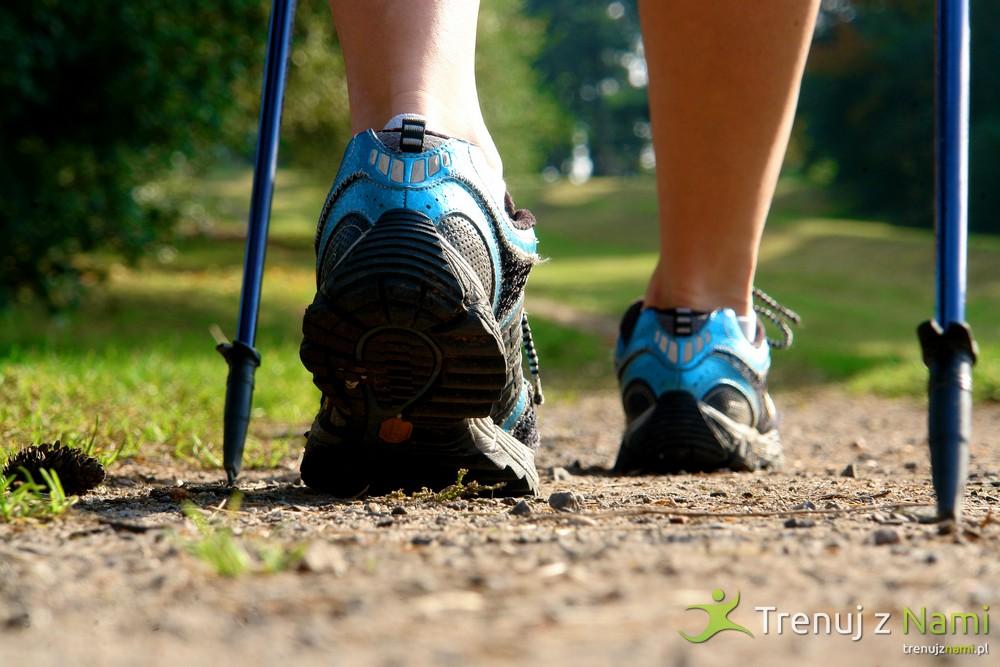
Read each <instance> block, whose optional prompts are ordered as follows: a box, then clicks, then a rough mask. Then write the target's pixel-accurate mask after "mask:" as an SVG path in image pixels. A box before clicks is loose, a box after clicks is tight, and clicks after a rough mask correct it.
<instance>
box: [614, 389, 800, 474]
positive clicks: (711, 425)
mask: <svg viewBox="0 0 1000 667" xmlns="http://www.w3.org/2000/svg"><path fill="white" fill-rule="evenodd" d="M780 450H781V443H780V440H779V439H778V433H777V431H776V430H773V431H769V432H767V433H759V432H758V431H756V430H755V429H753V428H752V427H749V426H743V425H740V424H735V423H733V422H732V421H731V420H728V419H727V418H726V416H725V415H723V414H722V413H720V412H718V411H717V410H715V409H714V408H712V407H711V406H707V405H704V404H700V403H699V402H698V401H697V400H696V399H695V397H694V396H692V395H691V394H690V393H688V392H685V391H671V392H666V393H664V394H662V395H661V396H660V397H659V398H658V399H657V401H656V404H655V405H653V406H651V407H650V408H649V409H648V410H647V411H646V412H645V413H643V414H642V415H640V416H639V417H637V418H636V419H634V420H633V421H632V422H631V423H630V424H629V426H628V427H627V428H626V430H625V435H624V437H623V439H622V445H621V448H620V450H619V452H618V459H617V461H616V462H615V468H614V469H615V470H616V471H617V472H620V473H633V472H644V473H653V474H662V473H679V472H711V471H714V470H722V469H729V470H757V469H760V468H775V467H778V466H780V465H781V463H782V459H781V451H780Z"/></svg>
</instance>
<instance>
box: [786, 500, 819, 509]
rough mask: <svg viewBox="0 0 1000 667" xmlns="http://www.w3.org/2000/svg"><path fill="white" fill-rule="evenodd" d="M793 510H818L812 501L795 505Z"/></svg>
mask: <svg viewBox="0 0 1000 667" xmlns="http://www.w3.org/2000/svg"><path fill="white" fill-rule="evenodd" d="M792 509H793V510H814V509H816V504H815V503H814V502H813V501H811V500H806V501H805V502H801V503H799V504H798V505H795V506H794V507H792Z"/></svg>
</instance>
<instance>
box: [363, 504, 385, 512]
mask: <svg viewBox="0 0 1000 667" xmlns="http://www.w3.org/2000/svg"><path fill="white" fill-rule="evenodd" d="M365 511H366V512H368V513H369V514H381V513H382V506H381V505H379V504H378V503H365Z"/></svg>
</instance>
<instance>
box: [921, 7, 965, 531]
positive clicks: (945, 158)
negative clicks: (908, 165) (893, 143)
mask: <svg viewBox="0 0 1000 667" xmlns="http://www.w3.org/2000/svg"><path fill="white" fill-rule="evenodd" d="M936 52H937V55H936V71H935V94H936V98H937V99H936V100H935V102H936V106H935V118H934V123H935V124H934V142H935V144H934V149H935V162H936V164H935V174H934V179H935V188H934V192H935V198H936V211H935V216H936V219H935V230H936V235H937V313H936V319H935V320H932V321H930V322H924V323H923V324H921V325H920V327H919V328H918V329H917V333H918V335H919V337H920V345H921V348H922V349H923V357H924V363H926V364H927V368H928V370H929V371H930V381H929V383H928V394H929V399H930V405H929V408H928V441H929V443H930V450H931V470H932V476H933V480H934V492H935V493H936V494H937V506H938V518H939V519H941V520H949V519H958V518H959V516H960V515H961V510H962V498H963V495H964V493H965V478H966V469H967V467H968V461H969V438H970V436H971V432H972V365H973V364H974V363H975V362H976V354H977V348H976V343H975V340H974V339H973V337H972V330H971V329H970V328H969V325H968V324H967V323H966V322H965V279H966V254H967V253H966V244H967V238H968V234H967V224H968V186H969V183H968V173H969V2H968V0H937V39H936Z"/></svg>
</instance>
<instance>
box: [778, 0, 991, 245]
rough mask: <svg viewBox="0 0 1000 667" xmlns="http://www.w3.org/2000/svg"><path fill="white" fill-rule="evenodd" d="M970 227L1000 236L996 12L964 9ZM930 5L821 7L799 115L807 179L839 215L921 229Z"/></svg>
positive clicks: (928, 213) (928, 125)
mask: <svg viewBox="0 0 1000 667" xmlns="http://www.w3.org/2000/svg"><path fill="white" fill-rule="evenodd" d="M971 17H972V71H971V86H972V93H971V114H970V115H971V118H970V177H969V188H970V193H969V202H970V203H969V214H970V227H971V229H973V230H975V231H981V232H993V233H996V232H1000V218H998V217H997V216H996V215H995V214H994V212H995V211H996V210H997V209H998V208H1000V190H998V189H997V187H996V183H997V182H998V180H1000V160H998V159H997V156H998V155H1000V85H998V84H1000V81H998V76H1000V75H998V72H1000V43H998V42H997V40H995V39H992V34H991V33H992V30H993V29H994V28H995V26H997V25H1000V3H997V2H993V1H991V0H973V2H972V7H971ZM933 73H934V2H933V0H895V1H893V2H885V1H882V0H855V1H854V2H845V1H843V0H838V1H835V2H830V1H828V2H825V3H824V11H823V13H822V15H821V17H820V24H819V28H818V30H817V34H816V38H815V40H814V43H813V49H812V53H811V54H810V58H809V65H808V69H807V72H806V78H805V81H804V84H803V88H802V99H801V102H800V106H799V129H798V135H797V136H798V138H799V139H800V140H801V141H802V147H803V148H804V157H805V165H806V169H807V173H811V175H813V176H816V177H817V178H818V179H819V180H820V182H821V183H824V184H828V185H830V186H832V187H833V188H834V189H835V191H836V194H837V195H838V197H839V199H840V200H841V202H842V206H843V208H844V210H845V212H848V213H851V214H860V215H868V216H877V217H880V218H883V219H885V220H887V221H889V222H892V223H894V224H904V225H916V226H930V225H931V224H932V221H933V212H934V211H933V199H932V198H933V191H934V183H933V177H934V143H933V135H934V79H933Z"/></svg>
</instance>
